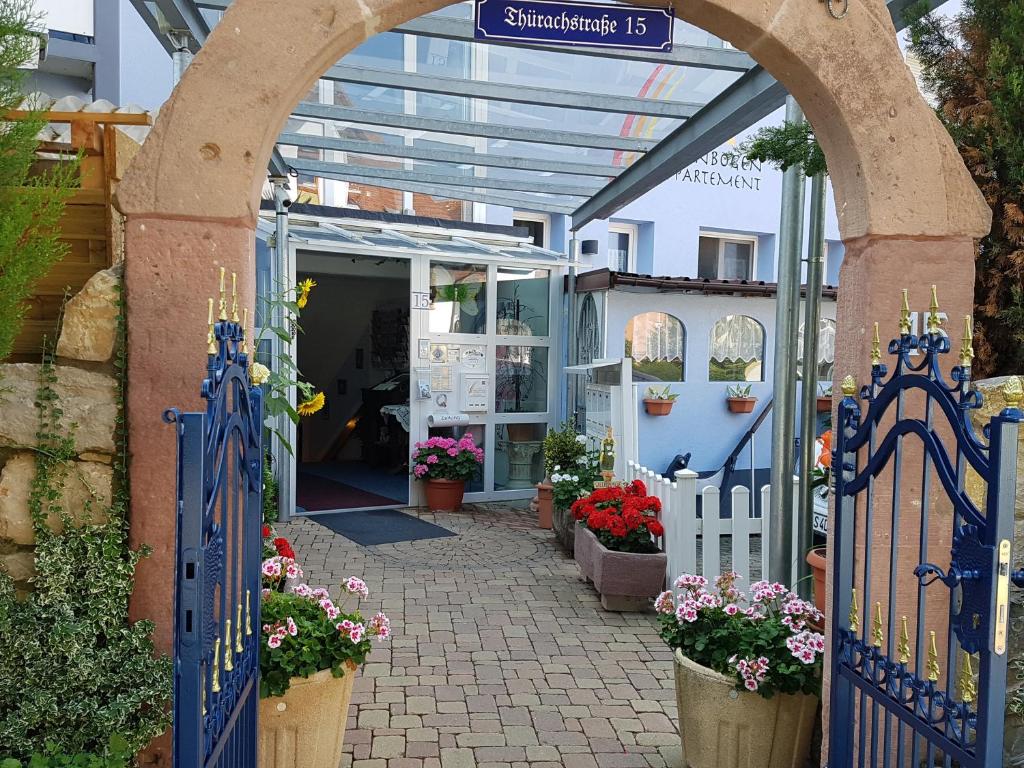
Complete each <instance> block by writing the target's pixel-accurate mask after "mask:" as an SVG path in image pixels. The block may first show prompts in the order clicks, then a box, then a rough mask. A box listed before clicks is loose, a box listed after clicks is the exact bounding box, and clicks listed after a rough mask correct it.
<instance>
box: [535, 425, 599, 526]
mask: <svg viewBox="0 0 1024 768" xmlns="http://www.w3.org/2000/svg"><path fill="white" fill-rule="evenodd" d="M586 454H587V437H586V435H577V434H576V428H575V427H574V426H572V425H571V424H569V422H564V423H563V424H562V426H561V427H560V428H559V429H558V430H557V431H556V430H554V429H550V430H548V433H547V435H545V437H544V479H543V480H541V481H540V482H539V483H538V484H537V525H538V526H539V527H540V528H545V529H547V528H551V527H552V525H553V518H554V510H555V505H554V487H553V485H552V482H551V480H552V476H553V475H554V473H556V472H560V471H562V467H566V470H565V471H566V472H571V468H572V467H575V466H577V463H578V462H579V461H580V460H581V459H582V458H583V457H585V456H586Z"/></svg>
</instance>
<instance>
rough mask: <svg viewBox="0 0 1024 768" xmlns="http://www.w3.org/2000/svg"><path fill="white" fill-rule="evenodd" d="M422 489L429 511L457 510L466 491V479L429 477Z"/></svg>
mask: <svg viewBox="0 0 1024 768" xmlns="http://www.w3.org/2000/svg"><path fill="white" fill-rule="evenodd" d="M423 491H424V494H425V495H426V497H427V506H428V507H429V508H430V511H431V512H458V511H459V508H460V507H462V497H463V495H464V494H465V492H466V481H465V480H445V479H443V478H439V477H430V478H427V480H426V485H425V486H424V488H423Z"/></svg>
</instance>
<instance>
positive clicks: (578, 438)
mask: <svg viewBox="0 0 1024 768" xmlns="http://www.w3.org/2000/svg"><path fill="white" fill-rule="evenodd" d="M576 442H577V443H579V444H580V445H586V444H587V436H586V435H576Z"/></svg>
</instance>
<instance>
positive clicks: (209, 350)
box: [206, 298, 217, 355]
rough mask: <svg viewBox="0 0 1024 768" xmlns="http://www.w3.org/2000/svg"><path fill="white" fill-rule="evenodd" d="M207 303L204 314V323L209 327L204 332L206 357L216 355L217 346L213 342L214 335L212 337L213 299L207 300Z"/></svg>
mask: <svg viewBox="0 0 1024 768" xmlns="http://www.w3.org/2000/svg"><path fill="white" fill-rule="evenodd" d="M209 302H210V303H209V305H208V310H207V313H206V322H207V324H208V325H209V326H210V327H209V329H208V330H207V331H206V354H208V355H216V354H217V344H216V343H215V341H214V335H213V299H212V298H211V299H210V300H209Z"/></svg>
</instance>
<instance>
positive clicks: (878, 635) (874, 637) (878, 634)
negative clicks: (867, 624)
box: [871, 602, 885, 648]
mask: <svg viewBox="0 0 1024 768" xmlns="http://www.w3.org/2000/svg"><path fill="white" fill-rule="evenodd" d="M884 641H885V637H884V635H883V634H882V604H881V603H878V602H876V603H875V618H874V621H872V622H871V644H872V645H873V646H875V648H881V647H882V643H883V642H884Z"/></svg>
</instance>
